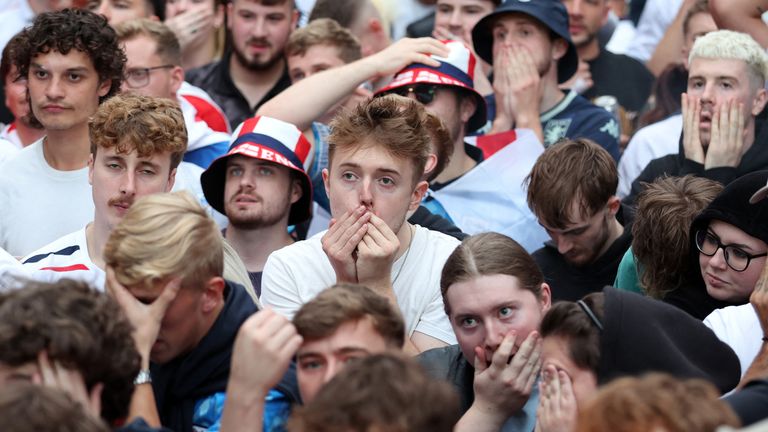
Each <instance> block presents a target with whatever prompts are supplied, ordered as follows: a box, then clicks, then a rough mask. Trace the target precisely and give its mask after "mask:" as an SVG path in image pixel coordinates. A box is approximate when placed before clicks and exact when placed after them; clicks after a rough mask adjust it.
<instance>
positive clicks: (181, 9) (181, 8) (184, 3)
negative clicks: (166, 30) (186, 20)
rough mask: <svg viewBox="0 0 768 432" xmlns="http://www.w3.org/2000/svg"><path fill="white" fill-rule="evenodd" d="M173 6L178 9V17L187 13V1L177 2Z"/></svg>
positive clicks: (179, 0)
mask: <svg viewBox="0 0 768 432" xmlns="http://www.w3.org/2000/svg"><path fill="white" fill-rule="evenodd" d="M173 5H174V6H175V7H176V15H180V14H183V13H184V12H186V11H187V1H186V0H176V1H175V2H174V4H173Z"/></svg>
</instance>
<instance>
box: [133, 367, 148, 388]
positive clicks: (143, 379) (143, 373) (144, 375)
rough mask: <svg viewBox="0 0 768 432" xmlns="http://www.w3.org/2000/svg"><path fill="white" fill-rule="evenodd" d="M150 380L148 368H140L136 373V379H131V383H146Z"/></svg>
mask: <svg viewBox="0 0 768 432" xmlns="http://www.w3.org/2000/svg"><path fill="white" fill-rule="evenodd" d="M151 382H152V374H151V373H149V369H142V370H140V371H139V374H138V375H136V379H134V380H133V385H140V384H147V383H151Z"/></svg>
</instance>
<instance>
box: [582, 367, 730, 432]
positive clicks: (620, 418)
mask: <svg viewBox="0 0 768 432" xmlns="http://www.w3.org/2000/svg"><path fill="white" fill-rule="evenodd" d="M722 425H729V426H733V427H739V426H740V422H739V419H738V417H737V416H736V414H735V413H734V412H733V410H731V408H730V407H729V406H728V404H727V403H726V402H724V401H722V400H720V392H719V391H718V390H717V389H716V388H715V386H713V385H712V384H710V383H709V382H707V381H704V380H701V379H687V380H679V379H677V378H674V377H673V376H671V375H667V374H661V373H653V374H648V375H645V376H643V377H642V378H634V377H626V378H619V379H617V380H615V381H613V382H611V383H610V384H607V385H606V386H605V387H603V388H602V389H601V390H600V392H598V394H597V395H596V396H595V398H594V399H592V400H591V401H590V402H589V404H587V406H586V407H584V409H583V411H582V412H581V413H580V414H579V421H578V426H577V427H576V430H577V431H578V432H587V431H589V432H635V431H652V430H663V431H665V432H715V431H716V430H717V429H718V427H720V426H722Z"/></svg>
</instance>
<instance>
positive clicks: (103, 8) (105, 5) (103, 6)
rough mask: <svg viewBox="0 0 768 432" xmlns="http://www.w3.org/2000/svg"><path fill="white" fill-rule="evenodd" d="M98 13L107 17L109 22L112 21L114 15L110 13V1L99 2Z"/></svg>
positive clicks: (102, 0)
mask: <svg viewBox="0 0 768 432" xmlns="http://www.w3.org/2000/svg"><path fill="white" fill-rule="evenodd" d="M96 13H97V14H101V15H104V16H105V17H107V21H111V20H112V14H111V12H110V7H109V0H101V1H100V2H99V7H98V9H96Z"/></svg>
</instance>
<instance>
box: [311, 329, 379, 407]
mask: <svg viewBox="0 0 768 432" xmlns="http://www.w3.org/2000/svg"><path fill="white" fill-rule="evenodd" d="M388 349H389V347H388V346H387V343H386V341H385V340H384V338H383V337H382V336H381V335H380V334H379V333H378V332H377V331H376V329H375V328H374V326H373V321H372V320H371V318H370V317H365V318H363V319H360V320H356V321H347V322H345V323H343V324H341V325H340V326H339V327H338V328H337V329H336V330H335V331H334V332H333V334H332V335H330V336H328V337H325V338H322V339H318V340H313V341H305V342H304V343H303V344H302V345H301V347H300V348H299V350H298V352H297V353H296V365H297V367H296V375H297V378H298V382H299V392H300V393H301V399H302V400H303V401H304V403H309V402H311V401H312V400H313V399H314V398H315V395H317V393H318V392H319V391H320V389H321V388H322V387H323V386H324V385H325V383H327V382H328V381H330V380H331V379H332V378H333V377H334V376H336V374H338V373H339V372H340V371H341V370H342V369H343V368H344V367H345V366H346V365H347V364H348V363H349V362H350V361H352V360H355V359H358V358H362V357H367V356H369V355H371V354H377V353H381V352H384V351H387V350H388Z"/></svg>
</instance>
